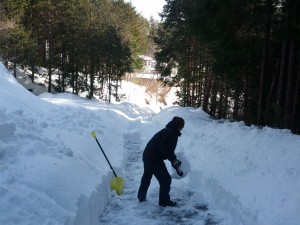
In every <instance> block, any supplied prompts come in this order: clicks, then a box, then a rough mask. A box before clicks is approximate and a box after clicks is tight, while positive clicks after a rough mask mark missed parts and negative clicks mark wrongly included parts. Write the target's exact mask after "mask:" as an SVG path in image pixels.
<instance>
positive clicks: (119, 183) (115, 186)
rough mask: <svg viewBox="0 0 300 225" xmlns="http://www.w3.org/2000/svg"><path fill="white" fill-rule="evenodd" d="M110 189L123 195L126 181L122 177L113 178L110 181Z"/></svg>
mask: <svg viewBox="0 0 300 225" xmlns="http://www.w3.org/2000/svg"><path fill="white" fill-rule="evenodd" d="M110 190H115V191H116V193H117V195H121V194H122V193H123V190H124V181H123V179H122V178H121V177H115V178H112V179H111V181H110Z"/></svg>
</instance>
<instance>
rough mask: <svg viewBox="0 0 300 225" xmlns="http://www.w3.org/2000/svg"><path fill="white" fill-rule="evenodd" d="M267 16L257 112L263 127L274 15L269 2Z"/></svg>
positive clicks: (259, 122)
mask: <svg viewBox="0 0 300 225" xmlns="http://www.w3.org/2000/svg"><path fill="white" fill-rule="evenodd" d="M266 4H267V5H266V7H267V14H266V18H265V29H264V38H265V46H264V49H263V53H262V62H261V73H260V85H259V97H258V112H257V124H258V125H263V120H262V118H263V111H264V105H265V88H266V85H265V81H266V77H267V70H268V68H267V65H268V55H269V42H270V26H271V13H272V2H271V0H267V2H266Z"/></svg>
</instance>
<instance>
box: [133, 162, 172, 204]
mask: <svg viewBox="0 0 300 225" xmlns="http://www.w3.org/2000/svg"><path fill="white" fill-rule="evenodd" d="M153 175H154V176H155V177H156V179H157V180H158V182H159V185H160V189H159V204H164V203H168V202H170V194H169V193H170V190H171V182H172V179H171V176H170V174H169V172H168V170H167V167H166V165H165V164H164V163H161V164H159V165H153V164H151V163H150V162H148V161H146V160H144V173H143V176H142V179H141V185H140V188H139V191H138V199H139V200H140V201H141V200H142V201H144V200H146V195H147V191H148V188H149V186H150V182H151V179H152V176H153Z"/></svg>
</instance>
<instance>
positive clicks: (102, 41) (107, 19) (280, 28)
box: [0, 0, 300, 134]
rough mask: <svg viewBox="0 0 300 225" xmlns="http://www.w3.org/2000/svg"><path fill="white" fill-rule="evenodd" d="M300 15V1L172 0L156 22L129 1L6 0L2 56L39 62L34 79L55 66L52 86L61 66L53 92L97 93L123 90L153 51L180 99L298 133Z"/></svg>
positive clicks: (216, 113) (0, 13)
mask: <svg viewBox="0 0 300 225" xmlns="http://www.w3.org/2000/svg"><path fill="white" fill-rule="evenodd" d="M299 14H300V3H299V1H298V0H243V1H241V0H166V1H165V6H164V8H163V11H162V13H161V20H160V21H157V22H156V21H147V20H146V19H145V18H143V17H142V16H140V15H139V14H137V12H136V11H135V9H134V7H133V6H132V5H131V4H130V3H125V2H124V1H123V0H68V1H67V0H2V1H1V3H0V56H1V58H2V59H3V60H4V61H5V62H6V66H8V62H12V64H13V67H14V68H15V67H16V66H17V65H21V66H28V67H29V68H31V71H32V81H33V82H34V71H35V69H36V67H38V66H42V67H45V68H47V69H48V74H47V78H48V91H49V92H52V91H53V90H52V89H53V85H52V84H51V82H52V73H53V72H54V71H55V70H58V71H59V74H60V76H59V78H58V80H57V84H58V85H56V86H55V91H57V92H64V91H65V90H66V87H71V88H72V90H73V93H76V94H78V92H79V91H82V90H88V93H89V95H88V96H87V97H88V98H92V97H93V95H94V93H95V92H96V89H97V94H99V95H101V90H102V89H103V87H102V86H101V85H104V84H108V85H109V90H112V89H113V88H114V90H116V92H117V86H118V82H119V81H120V80H121V79H122V77H124V75H125V74H126V73H130V72H132V71H133V70H134V69H137V68H140V67H141V61H140V60H139V57H138V56H139V55H140V54H148V53H149V49H151V51H152V50H153V49H154V50H153V51H154V55H155V59H156V61H157V64H156V69H157V72H158V73H159V74H160V76H161V80H162V82H163V84H164V85H169V86H177V87H180V91H178V93H177V94H178V102H177V103H178V104H179V105H181V106H189V107H195V108H198V107H202V108H203V110H204V111H205V112H207V113H208V114H209V115H211V116H212V117H213V118H216V119H229V120H232V121H244V122H245V123H246V124H247V125H257V126H261V127H263V126H270V127H274V128H280V129H290V130H291V131H292V132H293V133H297V134H299V133H300V106H299V104H300V102H299V101H300V100H299V97H300V47H299V44H300V15H299ZM174 69H176V71H177V73H176V75H174V74H172V71H174ZM95 81H97V83H99V84H101V85H100V86H99V87H98V86H95V83H96V82H95ZM109 96H110V95H109ZM116 96H117V95H116Z"/></svg>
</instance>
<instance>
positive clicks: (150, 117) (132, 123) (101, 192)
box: [0, 62, 300, 225]
mask: <svg viewBox="0 0 300 225" xmlns="http://www.w3.org/2000/svg"><path fill="white" fill-rule="evenodd" d="M27 72H28V73H30V71H27ZM17 74H18V77H17V79H18V81H19V83H18V82H17V81H16V80H15V78H14V77H13V76H12V74H11V73H9V72H8V71H7V70H6V69H5V68H4V66H3V64H2V63H1V62H0V90H1V91H0V224H5V225H100V224H101V225H105V224H118V225H127V224H133V225H140V224H145V223H148V224H153V225H159V224H166V225H168V224H172V225H174V224H185V225H216V224H218V225H233V224H234V225H283V224H284V225H299V224H300V215H299V211H300V192H299V190H300V164H299V162H300V152H299V146H300V137H299V135H294V134H292V133H291V132H290V131H289V130H280V129H272V128H268V127H264V128H261V129H259V128H257V127H255V126H250V127H249V126H245V124H244V123H243V122H229V121H227V120H213V119H211V118H210V117H209V116H208V115H207V114H206V113H205V112H203V111H202V109H201V108H198V109H194V108H189V107H179V106H174V105H172V104H171V102H172V101H171V100H174V99H173V98H174V95H173V94H172V93H170V96H169V97H170V98H169V101H168V105H167V106H164V107H163V108H162V109H160V108H159V107H158V105H157V102H156V101H155V100H153V101H145V99H146V98H148V94H147V93H145V90H144V88H143V87H141V86H136V85H134V84H131V83H127V82H122V89H121V90H120V93H122V94H124V95H125V96H126V98H124V100H123V101H122V102H120V103H117V102H114V103H111V104H108V103H104V102H101V101H99V100H97V99H92V100H88V99H86V98H81V97H79V96H75V95H72V94H70V93H61V94H50V93H47V92H45V93H42V94H40V95H38V96H36V95H34V94H32V93H31V92H29V91H27V90H26V89H25V88H24V87H27V85H29V84H30V81H29V79H28V75H26V73H25V72H24V71H22V70H20V69H19V68H18V70H17ZM54 76H55V75H54ZM20 84H22V85H20ZM31 87H32V86H31ZM128 93H130V97H129V94H128ZM146 102H150V104H146ZM158 109H159V110H158ZM174 116H181V117H183V118H184V119H185V127H184V129H183V130H182V136H180V137H179V140H178V144H177V148H176V151H175V153H176V155H177V157H178V159H180V160H181V161H182V169H183V172H184V176H183V177H182V178H180V177H178V176H177V175H176V173H175V172H174V170H173V169H172V167H171V165H170V163H169V162H168V161H165V163H166V165H167V167H168V170H169V172H170V174H171V175H172V186H171V192H170V195H171V199H172V200H175V201H177V203H178V207H166V208H164V207H160V206H158V193H159V185H158V183H157V181H156V179H155V178H153V179H152V182H151V185H150V188H149V191H148V194H147V201H146V202H143V203H139V202H138V200H137V198H136V195H137V190H138V187H139V183H140V179H141V176H142V173H143V163H142V152H143V149H144V147H145V145H146V143H147V141H148V140H149V139H150V138H151V137H152V136H153V135H154V134H155V133H156V132H157V131H158V130H160V129H162V128H164V127H165V125H166V124H167V123H168V122H169V121H170V120H171V119H172V118H173V117H174ZM92 131H95V132H96V134H97V138H98V140H99V142H100V143H101V146H102V147H103V149H104V151H105V152H106V155H107V157H108V159H109V160H110V163H111V164H112V166H113V168H114V170H115V172H116V173H117V175H118V176H119V177H121V178H122V179H123V180H124V183H125V186H124V193H123V194H122V195H120V196H119V195H117V194H116V193H115V191H114V190H113V191H111V190H110V188H109V182H110V180H111V179H112V178H113V174H112V171H111V169H110V167H109V165H108V163H107V162H106V160H105V158H104V157H103V155H102V153H101V150H100V149H99V146H98V145H97V143H96V142H95V140H94V139H93V138H92V136H91V132H92Z"/></svg>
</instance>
